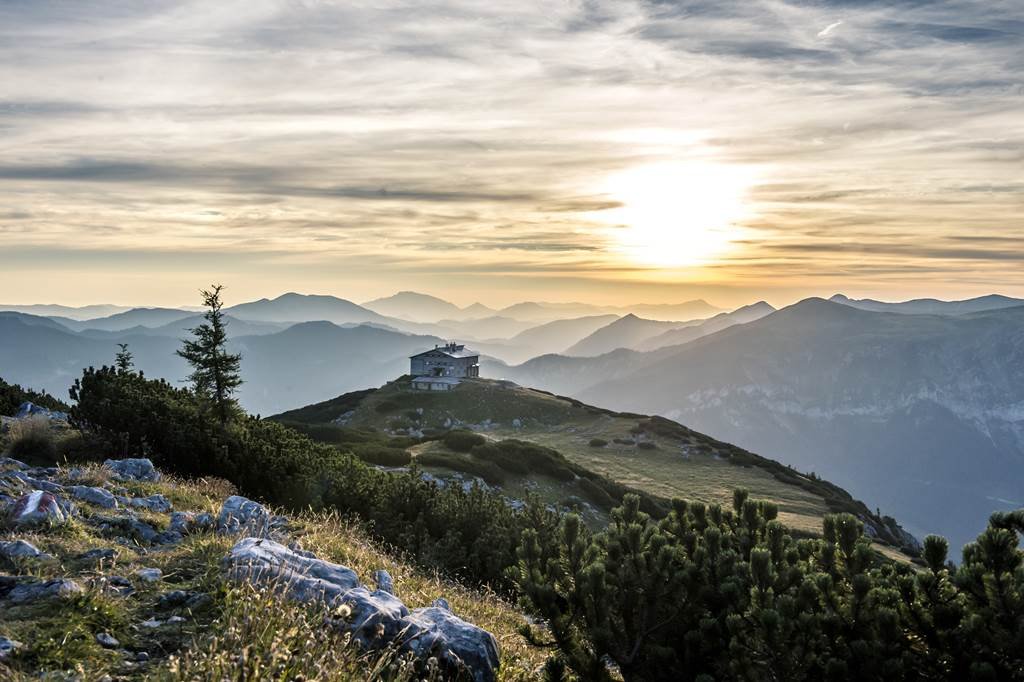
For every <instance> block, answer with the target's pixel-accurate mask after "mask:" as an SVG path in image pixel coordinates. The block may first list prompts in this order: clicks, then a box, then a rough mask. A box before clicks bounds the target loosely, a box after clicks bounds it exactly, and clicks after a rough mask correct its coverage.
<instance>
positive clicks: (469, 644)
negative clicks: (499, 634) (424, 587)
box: [403, 606, 499, 682]
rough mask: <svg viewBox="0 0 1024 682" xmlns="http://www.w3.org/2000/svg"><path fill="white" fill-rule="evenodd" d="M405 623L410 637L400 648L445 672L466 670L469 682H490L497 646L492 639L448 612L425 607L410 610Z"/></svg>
mask: <svg viewBox="0 0 1024 682" xmlns="http://www.w3.org/2000/svg"><path fill="white" fill-rule="evenodd" d="M405 622H406V623H408V624H409V625H410V626H413V627H410V628H409V630H410V632H411V633H413V634H411V636H409V637H408V638H406V639H404V641H403V648H404V649H406V650H408V651H412V652H413V654H415V656H416V657H417V658H419V659H426V658H429V657H431V656H434V657H436V658H437V660H438V661H439V662H440V663H441V664H442V666H443V667H445V668H447V670H448V671H449V672H455V671H456V670H459V669H460V668H461V667H462V666H463V665H465V667H466V668H467V669H468V671H469V673H470V678H471V679H472V680H473V682H490V681H492V680H494V679H495V677H496V673H497V670H498V663H499V659H498V642H497V640H495V639H494V636H493V635H492V634H491V633H489V632H487V631H486V630H482V629H480V628H478V627H477V626H475V625H472V624H470V623H467V622H466V621H464V620H462V619H461V618H459V617H458V616H456V615H454V614H453V613H452V612H451V611H450V610H449V609H447V608H442V607H440V606H428V607H426V608H423V609H416V610H414V611H413V612H412V613H411V614H410V615H409V616H408V617H407V618H406V619H405Z"/></svg>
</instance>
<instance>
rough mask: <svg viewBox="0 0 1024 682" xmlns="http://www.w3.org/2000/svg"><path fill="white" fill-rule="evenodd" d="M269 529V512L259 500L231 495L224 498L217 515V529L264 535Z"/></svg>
mask: <svg viewBox="0 0 1024 682" xmlns="http://www.w3.org/2000/svg"><path fill="white" fill-rule="evenodd" d="M269 529H270V513H269V512H268V511H267V509H266V507H264V506H263V505H262V504H260V503H259V502H253V501H252V500H250V499H248V498H245V497H242V496H240V495H232V496H231V497H229V498H228V499H226V500H224V505H223V506H222V507H221V508H220V514H218V515H217V530H219V531H220V532H222V533H242V532H245V533H248V534H250V535H265V534H266V533H267V531H268V530H269Z"/></svg>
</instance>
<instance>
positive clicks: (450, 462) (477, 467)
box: [416, 452, 507, 485]
mask: <svg viewBox="0 0 1024 682" xmlns="http://www.w3.org/2000/svg"><path fill="white" fill-rule="evenodd" d="M416 461H417V462H418V463H419V464H422V465H423V466H434V467H444V468H445V469H451V470H452V471H461V472H463V473H466V474H469V475H471V476H479V477H480V478H482V479H483V480H484V482H485V483H487V485H502V484H504V483H505V480H506V478H507V477H506V474H505V472H504V471H502V470H501V468H500V467H498V466H496V465H495V464H492V463H491V462H484V461H481V460H478V459H473V458H471V457H466V456H464V455H454V454H451V453H448V452H424V453H422V454H419V455H417V456H416Z"/></svg>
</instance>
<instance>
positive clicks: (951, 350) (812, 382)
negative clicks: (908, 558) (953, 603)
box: [482, 299, 1024, 544]
mask: <svg viewBox="0 0 1024 682" xmlns="http://www.w3.org/2000/svg"><path fill="white" fill-rule="evenodd" d="M482 373H483V374H484V375H487V376H503V377H506V378H510V379H512V380H514V381H517V382H519V383H521V384H524V385H531V386H535V387H538V388H543V389H547V390H551V391H555V392H557V393H562V394H566V395H572V396H574V397H578V398H580V399H583V400H587V401H590V402H593V403H595V404H599V405H607V406H609V407H612V408H616V409H630V410H636V411H639V412H653V413H657V414H662V415H664V416H667V417H670V418H672V419H677V420H679V421H681V422H683V423H685V424H687V425H688V426H691V427H692V428H696V429H698V430H701V431H705V432H708V433H713V434H715V436H716V437H718V438H721V439H723V440H726V441H729V442H735V443H737V444H739V445H741V446H743V447H752V446H754V445H756V446H757V447H758V449H759V450H760V451H761V452H763V453H765V454H766V455H767V456H770V457H772V458H775V459H778V460H779V461H781V462H784V463H787V464H791V465H793V466H795V467H796V468H798V469H801V470H813V471H816V472H818V473H820V474H823V475H824V476H826V477H828V478H830V479H832V480H836V481H839V482H841V483H842V484H843V485H844V486H846V487H848V488H849V489H850V490H851V491H853V492H854V493H855V494H857V495H858V496H861V497H862V498H864V499H866V500H868V501H869V502H871V503H874V504H877V505H879V506H881V507H882V510H883V512H887V513H891V514H893V515H895V516H896V517H897V518H899V519H900V520H901V522H903V523H904V525H906V526H907V527H908V529H909V530H911V532H914V533H915V534H917V535H924V534H926V533H928V532H941V533H943V534H945V535H946V536H947V537H949V538H950V539H951V541H953V542H954V543H958V544H960V543H963V542H966V541H967V540H968V539H971V538H973V537H974V535H976V533H977V529H978V528H980V527H982V526H983V525H984V521H985V519H986V518H987V516H988V514H989V513H991V512H992V511H993V510H995V509H1006V508H1010V507H1014V506H1021V505H1024V476H1022V475H1021V474H1022V472H1024V307H1014V308H997V309H994V310H986V311H981V312H976V313H969V314H965V315H942V316H940V315H920V314H914V315H907V314H896V313H874V312H869V311H863V310H858V309H856V308H854V307H851V306H847V305H842V304H836V303H831V302H829V301H824V300H822V299H809V300H806V301H802V302H801V303H798V304H796V305H793V306H789V307H787V308H783V309H782V310H780V311H778V312H775V313H772V314H769V315H767V316H765V317H763V318H761V319H759V320H756V321H753V322H750V323H747V324H741V325H736V326H733V327H730V328H727V329H724V330H722V331H719V332H716V333H713V334H710V335H708V336H704V337H703V338H699V339H697V340H694V341H692V342H690V343H686V344H684V345H680V346H671V347H666V348H661V349H658V350H655V351H653V352H647V353H639V352H634V351H628V350H618V351H615V352H612V353H609V354H606V355H602V356H599V357H595V358H572V357H564V356H544V357H540V358H536V359H534V360H531V361H529V362H527V363H525V364H523V365H520V366H517V367H508V366H501V365H499V364H496V363H495V364H491V365H488V366H485V367H484V368H483V372H482Z"/></svg>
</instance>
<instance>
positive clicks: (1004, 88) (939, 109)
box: [0, 0, 1024, 302]
mask: <svg viewBox="0 0 1024 682" xmlns="http://www.w3.org/2000/svg"><path fill="white" fill-rule="evenodd" d="M837 17H842V19H841V20H837ZM822 27H824V28H822ZM1022 35H1024V8H1022V7H1020V6H1019V3H1016V4H1015V3H976V2H969V1H968V0H947V1H944V2H941V3H935V2H925V1H923V0H920V1H918V0H914V1H909V2H902V3H892V2H890V1H889V0H877V1H871V2H864V1H858V2H853V1H852V0H826V1H823V2H814V3H807V2H796V1H795V0H751V1H750V2H745V3H721V2H711V1H709V0H681V1H673V2H660V1H658V2H655V1H646V0H603V1H596V0H594V1H590V0H588V1H586V2H575V3H562V4H555V5H552V4H551V3H545V2H540V1H539V0H536V1H535V0H527V1H526V2H522V3H516V4H515V5H514V6H502V7H498V6H489V5H487V4H485V3H476V2H471V1H470V0H428V2H412V1H411V0H409V1H401V0H385V1H383V2H377V3H368V4H367V3H347V2H334V1H332V0H322V1H317V2H293V1H291V0H244V1H243V0H223V2H218V3H208V2H201V1H199V0H190V1H188V2H184V3H182V2H172V1H171V0H153V1H152V2H146V3H123V2H116V1H114V0H82V2H76V3H71V4H68V3H64V2H58V1H57V0H37V1H36V2H11V3H0V79H2V82H3V83H4V92H3V99H0V132H2V134H3V139H4V156H3V159H2V161H0V200H2V201H3V204H4V211H3V212H2V213H0V231H2V234H3V235H4V247H5V254H4V255H6V254H10V253H13V250H14V249H15V248H22V249H31V250H32V253H34V254H45V253H46V250H47V249H52V250H53V253H54V254H59V253H62V252H61V251H60V250H61V249H63V248H65V247H66V246H67V245H68V244H69V243H71V244H75V245H77V248H79V249H83V250H86V251H88V250H90V249H92V250H95V251H97V252H102V253H104V254H108V255H105V256H104V258H106V259H107V260H105V261H104V263H105V267H104V268H103V270H102V271H103V272H104V273H105V275H107V274H109V273H112V274H113V275H114V276H113V277H111V278H110V279H109V280H104V281H109V286H110V287H115V288H116V287H117V286H118V277H119V275H118V274H117V273H119V272H122V270H123V271H124V272H125V273H129V272H131V271H132V268H136V269H137V268H138V266H137V264H138V263H142V262H147V263H148V261H142V260H140V259H139V258H138V257H137V256H135V255H133V254H137V253H140V252H152V253H155V254H164V256H162V257H160V258H154V260H153V261H152V262H153V263H155V264H157V266H158V268H159V269H160V271H161V272H162V273H163V275H162V276H163V277H166V279H165V280H163V281H164V282H170V281H177V280H176V279H175V278H180V279H181V280H182V281H184V280H186V279H189V278H190V277H191V276H192V274H193V272H192V271H191V270H190V268H189V266H188V263H189V259H188V258H187V256H184V255H181V254H188V253H197V254H198V253H204V254H207V253H222V252H227V251H231V250H232V249H233V250H235V252H237V253H239V256H238V257H237V258H232V259H228V260H227V261H226V262H230V263H231V264H232V266H231V267H233V268H237V271H236V275H238V276H240V277H241V276H243V275H242V273H246V272H250V271H249V270H246V268H253V267H254V266H253V265H252V263H258V264H259V266H258V272H254V273H253V274H252V277H253V279H254V280H258V277H259V276H267V277H269V275H270V273H271V271H273V270H274V269H275V268H278V270H277V272H279V273H281V274H280V278H282V279H283V278H284V277H285V274H287V276H288V277H293V278H298V279H299V280H301V279H302V278H303V277H306V276H307V274H308V276H309V277H311V278H313V279H310V280H309V282H308V283H307V284H306V285H303V282H302V281H297V282H296V283H295V285H294V287H295V288H303V286H304V288H306V289H309V290H312V289H314V288H315V286H314V285H317V284H324V283H328V284H329V283H330V282H332V281H334V280H331V279H330V277H331V276H332V273H333V276H334V277H335V278H338V277H342V276H343V275H344V273H353V276H355V274H356V273H357V274H358V278H359V281H358V283H359V286H362V287H364V288H366V293H367V294H368V295H371V294H375V293H377V292H376V291H375V290H374V287H379V288H383V289H387V288H391V283H392V282H398V281H404V278H406V277H407V276H408V277H412V276H413V275H411V274H409V273H413V272H423V273H428V272H429V273H430V274H432V275H436V274H442V275H443V274H444V273H445V272H446V271H449V272H456V271H458V272H465V271H466V269H467V268H469V265H470V264H471V265H472V270H473V272H474V273H476V274H474V278H475V279H473V287H474V291H475V292H478V293H479V294H480V295H481V296H484V294H485V292H486V291H487V288H488V287H493V288H494V290H496V291H497V290H503V289H504V287H506V286H507V283H506V282H504V281H503V280H502V277H503V276H502V275H501V274H498V273H507V272H515V273H518V274H521V275H522V276H523V277H526V275H527V274H528V273H530V272H531V271H532V272H534V273H535V274H536V276H537V278H538V279H537V281H538V282H546V284H545V285H544V286H549V285H550V280H545V279H543V277H545V276H547V275H546V274H545V273H553V272H557V273H560V274H559V276H560V277H565V278H567V279H571V278H578V280H579V281H585V280H586V279H587V278H589V277H591V273H593V272H601V273H620V274H619V275H614V276H618V277H619V281H620V283H622V284H623V286H625V285H626V282H629V281H632V280H631V279H630V278H639V279H643V280H644V282H645V285H644V286H648V285H650V286H652V287H654V284H652V282H655V281H657V282H660V285H661V286H663V287H664V289H663V290H664V291H665V292H671V291H675V289H672V288H671V287H669V286H668V283H669V282H672V281H675V280H677V279H679V280H685V281H687V282H700V283H701V286H706V287H708V290H709V291H711V290H714V291H724V290H726V289H728V288H729V287H728V286H725V285H723V284H722V282H723V281H732V282H738V283H743V284H742V286H746V287H749V289H750V290H755V289H762V288H777V289H778V290H780V291H781V290H785V291H795V290H796V289H797V288H798V285H797V284H796V283H798V282H800V281H814V282H817V281H819V280H821V279H828V278H830V277H832V278H835V277H837V273H843V272H845V273H848V276H849V277H850V278H852V282H853V283H852V284H851V285H849V286H847V284H848V283H847V284H842V285H838V283H837V288H840V287H841V288H845V289H855V288H857V287H862V288H865V289H870V288H872V287H885V286H889V284H890V283H891V282H892V281H893V278H894V277H896V275H895V274H894V273H896V272H898V271H899V269H900V268H903V269H904V272H907V273H915V275H918V276H919V275H920V273H922V272H927V273H936V274H935V276H934V277H933V278H931V279H928V278H927V277H921V278H920V284H919V285H920V286H922V287H926V286H929V285H931V286H935V287H943V286H953V284H951V282H950V277H948V276H945V275H943V274H942V273H944V272H957V273H962V272H963V271H962V270H961V268H962V267H963V265H962V264H963V263H964V262H970V263H972V267H974V268H975V273H976V276H974V277H972V281H974V280H981V281H984V282H987V283H988V284H987V285H984V286H988V287H989V288H992V289H998V288H1002V289H1005V288H1006V286H1008V285H1013V286H1018V287H1022V288H1024V284H1022V283H1020V282H1019V274H1016V275H1015V274H1014V273H1013V272H1012V270H1011V268H1012V267H1019V263H1016V262H1014V259H1013V258H1012V257H1011V256H1010V255H1008V253H1009V252H1010V251H1012V248H1013V246H1014V244H1013V243H1009V244H1007V245H1006V247H1005V249H1004V248H1003V244H1002V243H1001V242H1000V240H1004V239H1007V238H1010V239H1012V238H1013V235H1016V234H1017V232H1019V216H1020V212H1021V209H1022V205H1021V200H1020V191H1019V187H1018V185H1019V184H1020V183H1018V182H1017V179H1016V176H1015V175H1014V173H1015V172H1016V169H1017V167H1019V164H1020V163H1021V161H1022V157H1021V151H1020V150H1021V149H1024V120H1022V118H1021V117H1020V115H1019V111H1020V102H1021V97H1022V96H1024V82H1022V81H1021V79H1020V78H1018V77H1017V75H1016V74H1018V73H1022V72H1024V53H1022V50H1021V49H1020V45H1021V36H1022ZM637 131H647V132H646V133H645V134H643V135H639V134H637ZM666 161H682V162H686V163H700V162H704V161H707V162H709V163H714V164H717V165H726V166H737V167H740V168H741V170H743V172H746V171H748V170H751V169H754V170H756V171H757V176H758V177H759V178H760V182H759V184H757V185H756V186H755V187H754V188H753V189H752V191H751V192H750V194H749V197H748V201H749V203H750V211H749V213H750V216H749V218H747V219H745V220H744V225H743V226H742V227H743V228H744V229H745V230H747V231H748V232H749V233H752V234H754V235H755V237H754V238H749V239H747V238H739V239H737V240H736V250H735V252H732V253H730V254H728V257H725V258H723V259H722V260H721V261H720V262H719V263H717V264H715V265H714V266H707V267H704V268H702V269H695V270H690V271H680V272H676V271H652V270H650V269H649V268H646V267H645V266H643V265H642V264H636V263H630V262H623V255H622V253H620V252H617V251H616V250H615V248H614V240H609V239H608V226H607V225H606V224H603V223H601V222H600V221H599V215H600V213H601V212H602V211H605V210H610V209H615V208H621V206H622V201H623V199H622V197H620V196H615V195H614V192H612V191H609V189H608V187H607V186H606V184H605V180H606V179H607V178H608V177H610V176H613V175H615V174H617V173H621V172H622V171H623V170H626V169H629V168H633V167H636V166H642V165H646V164H659V163H664V162H666ZM748 232H744V233H743V236H744V237H748V236H749V233H748ZM954 239H955V240H956V241H953V240H954ZM854 241H855V242H857V243H860V244H864V245H866V246H864V247H863V248H862V249H861V250H857V249H856V248H853V247H850V246H849V245H848V244H850V243H852V242H854ZM908 242H910V243H916V244H917V246H915V247H914V248H910V247H907V246H906V244H907V243H908ZM438 245H442V246H443V248H440V247H439V246H438ZM868 247H871V248H872V249H873V250H871V251H870V252H865V251H864V249H865V248H868ZM118 253H123V254H124V256H123V259H122V260H120V261H118V260H117V259H118V256H117V254H118ZM167 254H178V256H177V257H178V258H179V260H178V261H175V258H174V257H171V256H168V255H167ZM4 255H0V258H3V259H4V260H5V261H6V260H10V258H9V257H8V258H4ZM868 257H870V258H874V259H876V260H877V261H878V262H876V263H872V264H863V263H860V261H862V260H864V259H865V258H868ZM196 260H197V261H198V260H199V259H198V257H197V259H196ZM297 261H302V262H304V263H309V262H312V261H316V262H317V263H328V264H329V263H344V265H345V269H344V270H342V269H341V268H340V267H339V268H336V269H335V270H331V269H330V267H329V266H328V265H323V271H322V272H321V271H318V270H315V269H313V270H308V271H304V270H303V269H301V268H292V267H291V263H293V262H297ZM467 261H469V262H468V263H467ZM32 262H33V263H34V264H35V265H33V267H38V268H44V265H45V259H44V258H42V257H37V258H36V259H35V260H33V261H32ZM53 262H54V267H53V269H52V271H51V272H50V276H54V277H60V272H61V270H60V268H59V267H58V265H57V264H58V263H59V262H60V261H59V259H58V258H57V257H56V255H55V257H54V260H53ZM73 262H74V263H75V264H76V267H81V268H83V269H84V270H83V271H82V272H85V273H86V274H88V273H89V272H90V270H89V269H88V268H89V267H90V266H89V262H88V261H87V260H83V259H78V260H74V261H73ZM115 262H116V263H119V266H118V267H112V266H110V263H115ZM202 262H203V263H204V264H205V263H207V262H215V259H213V261H208V260H207V259H205V258H204V259H203V260H202ZM3 264H4V265H5V266H7V265H8V263H6V262H5V263H3ZM360 264H367V265H360ZM371 265H372V267H371ZM867 265H872V266H873V267H867ZM944 268H945V269H944ZM5 269H6V273H13V272H14V271H13V269H12V268H0V286H6V287H8V288H11V287H14V286H18V285H19V284H20V283H21V282H23V281H25V280H24V279H23V278H22V277H23V276H22V275H21V274H5V272H4V271H5ZM44 270H45V268H44ZM44 270H40V271H39V272H40V273H42V272H44ZM487 272H492V273H495V274H494V276H493V277H492V278H491V279H490V280H487V278H486V277H487V275H486V273H487ZM124 276H125V277H128V276H129V275H128V274H125V275H124ZM424 276H426V275H424ZM608 277H613V275H611V274H609V275H608ZM80 279H81V277H79V280H80ZM439 279H442V280H443V279H444V278H439ZM465 281H467V280H463V281H462V283H463V284H464V283H465ZM574 281H575V280H574ZM96 286H99V284H97V285H96ZM181 286H183V287H184V286H185V285H184V284H182V285H181ZM410 286H411V283H410ZM517 286H518V287H520V288H521V287H522V286H524V285H523V284H522V283H521V282H520V283H519V284H518V285H517ZM537 286H541V285H540V284H538V285H537ZM729 286H732V285H729ZM735 286H737V287H738V286H740V285H739V284H737V285H735ZM901 286H902V284H901ZM978 286H983V285H981V284H979V285H978ZM734 288H735V287H734ZM192 289H194V282H187V290H188V291H189V292H190V291H191V290H192ZM655 290H656V289H650V291H655ZM602 291H604V292H605V293H604V294H602V295H607V292H608V291H611V289H607V290H602ZM382 293H387V292H386V291H384V292H382ZM1018 293H1024V291H1019V292H1018ZM667 295H671V294H669V293H666V296H667ZM736 296H740V294H736ZM140 302H141V301H140ZM736 302H742V301H741V300H737V301H736Z"/></svg>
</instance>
